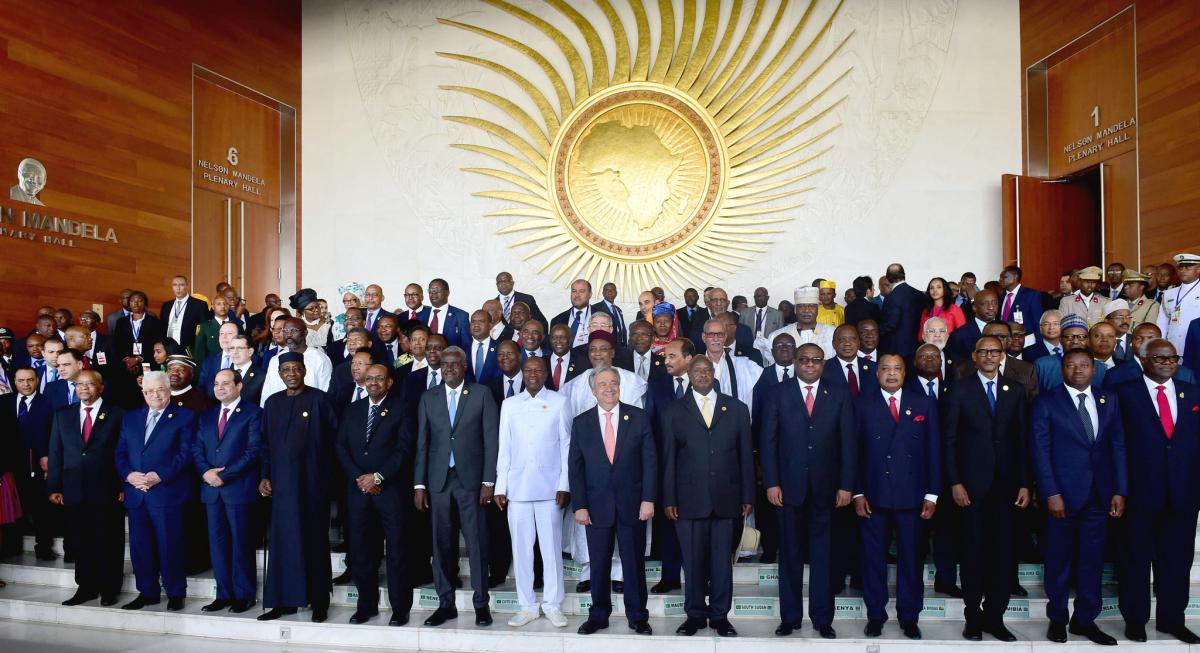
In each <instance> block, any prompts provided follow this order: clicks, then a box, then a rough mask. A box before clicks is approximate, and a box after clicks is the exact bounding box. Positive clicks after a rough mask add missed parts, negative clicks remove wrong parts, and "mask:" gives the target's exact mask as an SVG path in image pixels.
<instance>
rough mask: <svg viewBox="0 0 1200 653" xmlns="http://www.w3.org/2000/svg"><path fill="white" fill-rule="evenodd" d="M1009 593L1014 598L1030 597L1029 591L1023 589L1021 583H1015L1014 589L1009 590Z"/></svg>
mask: <svg viewBox="0 0 1200 653" xmlns="http://www.w3.org/2000/svg"><path fill="white" fill-rule="evenodd" d="M1008 593H1009V594H1010V595H1012V596H1019V597H1021V598H1025V597H1026V596H1029V591H1028V590H1026V589H1025V588H1024V587H1021V584H1020V583H1013V586H1012V589H1011V590H1009V591H1008Z"/></svg>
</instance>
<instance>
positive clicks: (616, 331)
mask: <svg viewBox="0 0 1200 653" xmlns="http://www.w3.org/2000/svg"><path fill="white" fill-rule="evenodd" d="M600 297H601V299H600V301H599V302H596V304H595V306H594V307H593V308H594V309H595V311H599V312H604V313H608V314H609V315H611V316H612V321H613V330H612V333H613V335H614V336H616V338H617V344H618V345H627V344H629V329H628V327H627V325H626V323H625V312H624V311H622V310H621V307H620V306H617V284H615V283H613V282H611V281H609V282H608V283H606V284H604V285H603V286H601V288H600Z"/></svg>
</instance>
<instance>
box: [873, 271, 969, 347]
mask: <svg viewBox="0 0 1200 653" xmlns="http://www.w3.org/2000/svg"><path fill="white" fill-rule="evenodd" d="M924 304H925V295H923V294H922V293H921V291H919V290H917V289H916V288H913V287H912V286H910V285H909V284H908V283H903V284H900V285H897V286H893V287H892V292H891V294H889V295H888V297H887V301H885V302H884V303H883V315H882V317H883V321H882V322H880V323H879V349H880V350H881V351H883V352H884V353H890V354H900V355H901V356H903V357H905V358H908V357H910V356H912V354H913V352H914V351H916V350H917V344H918V342H917V331H918V329H919V328H920V323H921V309H922V308H923V307H924ZM955 331H957V329H955Z"/></svg>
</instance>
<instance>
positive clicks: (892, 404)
mask: <svg viewBox="0 0 1200 653" xmlns="http://www.w3.org/2000/svg"><path fill="white" fill-rule="evenodd" d="M888 408H890V409H891V410H892V421H893V422H895V423H897V424H899V423H900V411H898V410H896V398H895V397H888Z"/></svg>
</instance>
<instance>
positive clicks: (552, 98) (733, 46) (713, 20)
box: [439, 0, 850, 292]
mask: <svg viewBox="0 0 1200 653" xmlns="http://www.w3.org/2000/svg"><path fill="white" fill-rule="evenodd" d="M482 1H483V2H484V3H485V4H488V5H491V6H492V7H495V8H497V9H499V10H500V11H503V12H505V13H507V14H509V15H511V16H515V17H517V18H519V19H521V20H522V21H524V22H525V23H526V24H528V25H529V26H531V27H532V28H533V29H534V30H536V32H537V33H538V34H539V35H540V36H541V37H544V38H546V39H549V41H551V42H552V43H553V44H554V46H555V47H557V48H558V50H559V51H560V53H561V54H562V56H563V58H564V59H565V61H566V63H567V71H566V72H567V74H566V76H565V77H564V75H563V74H562V72H560V71H559V69H558V68H556V67H555V66H554V65H553V64H551V63H550V61H549V60H548V59H547V58H546V57H545V56H544V55H543V54H542V53H541V52H539V51H538V50H537V49H536V47H535V46H533V45H530V44H528V43H527V41H529V38H528V37H529V35H528V34H519V35H516V36H515V37H513V36H508V35H504V34H500V33H498V32H494V31H491V30H488V29H485V28H482V27H477V26H474V25H469V24H466V23H462V22H458V21H453V20H447V19H439V22H440V23H442V24H444V25H450V26H453V27H457V28H460V29H463V30H467V31H469V32H472V33H474V34H477V35H480V36H482V37H485V38H488V39H491V40H493V41H495V42H497V43H500V44H501V45H503V46H505V47H507V48H508V49H510V50H512V51H513V52H515V53H516V55H518V56H521V57H524V58H526V59H527V60H529V61H530V62H532V63H533V64H534V65H535V66H536V67H537V68H539V69H540V70H541V73H542V74H543V75H544V78H543V79H537V80H536V82H537V83H535V81H534V80H530V79H527V78H526V77H525V76H523V75H522V74H520V73H518V72H516V71H515V70H513V69H512V68H510V67H508V66H506V65H504V63H503V62H500V61H492V60H489V59H484V58H481V57H477V56H473V55H465V54H453V53H445V52H442V53H439V54H440V55H441V56H444V57H447V58H450V59H454V60H457V61H462V62H465V63H469V64H472V65H476V66H480V67H483V68H485V69H487V70H489V71H491V72H493V73H495V74H497V75H499V76H501V77H504V78H505V79H507V80H508V81H509V82H511V83H512V84H515V85H516V86H517V88H519V89H520V91H521V92H523V93H524V94H525V95H526V96H527V97H528V99H529V101H530V102H531V103H532V106H534V107H536V108H537V111H536V112H535V113H536V115H531V114H530V113H529V112H527V111H526V110H525V109H523V108H522V107H520V106H518V105H517V104H516V103H514V102H512V101H511V100H510V99H508V98H507V97H505V96H502V95H500V94H497V93H495V92H492V91H488V90H484V89H480V88H474V87H466V86H453V85H447V86H442V88H443V89H445V90H451V91H456V92H460V93H466V94H468V95H471V96H473V97H475V98H477V99H479V100H482V101H484V102H487V103H489V104H492V105H494V106H495V107H497V108H499V109H500V110H501V111H502V112H503V113H504V114H507V117H508V118H509V119H510V121H509V122H507V123H505V124H500V123H497V122H493V121H491V120H487V119H484V118H481V117H475V116H446V119H447V120H451V121H455V122H459V123H462V124H465V125H469V126H472V127H475V128H477V129H480V130H482V131H484V132H486V133H488V134H490V135H491V136H492V137H494V139H495V140H496V141H497V142H500V143H502V144H503V146H504V147H503V148H501V147H488V146H483V145H474V144H459V145H455V147H457V148H460V149H464V150H468V151H471V152H474V153H477V154H482V155H484V156H487V157H490V158H491V159H493V160H496V161H499V162H500V163H502V164H503V165H504V167H503V168H485V167H473V168H466V170H467V171H469V172H474V173H477V174H481V175H485V176H488V177H490V178H492V179H497V180H501V181H503V182H505V183H506V185H507V187H506V188H503V189H498V190H488V191H481V192H478V193H475V195H477V196H481V197H488V198H492V199H496V200H500V201H503V202H507V203H509V204H512V205H515V206H512V207H511V208H504V209H499V210H496V211H491V212H489V213H488V214H487V215H488V216H493V217H503V218H520V220H519V221H516V222H513V223H511V224H508V225H507V226H505V227H503V228H501V229H499V230H498V233H501V234H510V233H522V234H524V235H523V236H522V237H520V238H518V239H516V240H515V241H513V242H512V243H511V244H512V246H513V247H516V248H528V251H527V252H526V254H525V258H526V259H531V258H534V257H542V259H543V260H542V262H541V265H540V267H539V272H542V271H546V270H547V269H549V268H551V267H554V268H555V269H554V270H553V272H552V274H553V277H554V279H556V280H559V279H563V278H565V279H567V280H572V279H575V278H578V277H583V278H586V279H590V280H592V281H596V282H600V281H609V280H614V281H617V282H618V285H619V286H621V287H622V288H624V289H626V290H627V291H633V292H636V291H638V290H640V289H643V288H649V287H651V286H654V285H663V286H667V287H669V288H671V289H673V290H676V291H678V290H682V288H683V287H685V286H687V285H695V284H697V283H703V282H711V281H712V280H713V279H714V278H716V277H721V276H725V275H727V274H730V273H732V272H735V271H736V270H737V269H738V268H739V267H741V266H742V265H743V264H744V263H745V262H747V261H751V260H753V259H754V256H755V255H756V254H759V253H762V252H765V251H766V247H767V245H769V244H770V243H771V241H772V240H774V235H775V234H778V233H780V230H779V227H778V225H779V224H780V223H783V222H786V221H788V220H790V219H791V217H792V216H791V215H790V214H789V212H794V210H795V209H797V208H799V207H801V206H803V203H801V202H798V201H795V200H796V199H797V197H798V196H799V195H801V194H803V193H805V192H807V191H810V190H813V188H812V187H811V186H800V185H799V182H801V181H803V180H805V179H807V178H809V177H811V176H812V175H814V174H816V173H818V172H820V171H821V170H822V169H823V168H820V167H814V166H813V165H812V164H813V162H814V161H816V159H818V158H819V157H820V156H822V155H823V154H825V153H826V152H828V151H829V150H830V149H831V146H829V145H826V144H825V142H824V139H825V137H826V136H828V135H829V134H830V133H831V132H833V131H834V130H836V129H837V128H838V127H839V126H840V125H839V124H838V123H836V121H833V120H824V119H825V118H827V117H828V116H829V115H830V113H831V112H832V110H833V109H834V108H835V107H837V106H838V105H839V104H840V103H841V102H842V100H843V99H844V97H842V98H837V99H831V98H829V97H827V96H829V95H831V90H832V89H833V87H834V86H835V85H837V84H838V83H839V82H841V81H842V80H843V79H844V78H845V77H846V76H847V74H848V73H849V70H848V69H847V70H846V71H844V72H842V73H841V74H839V75H836V76H834V75H832V74H828V73H826V74H822V73H823V71H825V69H826V68H827V67H828V66H829V64H830V63H831V61H832V60H833V58H834V57H835V55H836V54H837V53H838V52H839V51H840V50H841V48H842V46H843V45H845V43H846V41H847V40H848V39H849V38H850V35H847V36H846V37H845V38H843V39H842V40H841V41H840V42H838V43H836V44H833V45H832V47H829V48H825V51H824V52H822V53H821V55H820V56H813V55H814V53H815V52H817V50H818V49H819V48H818V46H819V45H821V44H822V42H823V41H824V40H825V37H826V36H827V35H828V33H829V30H830V26H831V25H832V23H833V20H834V18H835V17H836V16H837V14H838V11H839V10H840V8H841V2H837V3H830V4H831V5H832V9H830V10H828V12H827V13H825V12H822V13H825V18H824V20H822V21H818V22H815V23H814V24H813V25H811V26H810V25H809V22H810V18H812V16H813V14H814V10H815V9H816V7H817V5H818V1H817V0H810V1H809V2H808V3H807V4H806V5H805V9H804V13H803V15H801V16H800V18H799V19H798V20H791V19H790V20H786V21H785V20H784V16H785V12H786V11H787V9H788V2H787V1H786V0H784V1H782V2H780V3H779V4H778V6H777V7H776V8H775V9H774V10H773V11H768V10H767V9H766V4H767V3H766V2H765V0H757V1H756V2H754V3H753V7H752V8H751V6H750V4H751V3H750V2H749V1H748V0H747V1H745V2H744V1H743V0H732V1H731V3H730V4H729V6H728V11H727V15H726V16H725V20H724V22H722V16H721V13H722V7H721V5H722V3H721V2H719V1H717V0H712V1H710V2H707V3H705V4H704V5H703V8H698V6H697V2H696V0H683V2H682V11H683V16H682V31H681V32H680V33H679V34H678V39H677V38H676V36H677V34H676V32H675V29H674V27H675V25H676V19H675V11H676V9H675V6H674V3H672V2H670V1H669V0H660V1H659V2H657V3H650V2H648V0H628V3H629V8H630V9H631V10H632V12H633V15H634V24H633V25H626V24H624V23H623V22H622V20H621V18H620V15H619V14H618V13H617V11H616V10H615V9H614V7H613V5H612V0H592V1H593V2H594V4H595V7H594V8H595V9H598V10H599V12H600V13H601V14H603V16H604V19H605V20H604V21H600V22H598V23H596V24H593V23H592V22H591V21H590V20H589V19H588V18H587V17H585V16H584V15H583V14H582V13H580V10H579V9H578V8H577V7H578V6H580V5H578V4H577V3H568V2H566V1H565V0H543V1H544V3H545V4H546V5H548V6H549V7H550V8H552V9H553V10H554V11H544V10H543V8H538V10H537V12H536V13H534V12H531V11H528V10H526V9H523V8H521V7H518V6H516V5H513V4H510V3H508V2H505V1H504V0H482ZM820 4H826V3H824V2H822V3H820ZM647 5H651V6H653V5H656V6H657V10H658V12H659V14H660V16H659V24H660V25H661V26H662V29H661V30H660V33H659V35H658V43H657V52H656V53H653V54H652V53H651V36H650V28H649V21H648V17H647V9H648V7H647ZM747 14H748V16H747ZM551 19H554V22H551ZM564 23H570V26H571V27H569V28H568V29H569V30H570V31H574V32H577V33H579V34H582V36H583V41H584V42H585V44H586V49H587V54H588V56H587V57H586V58H585V57H584V56H583V54H582V52H581V51H580V49H579V48H577V47H576V45H575V44H574V43H573V42H572V41H571V39H569V38H568V37H567V36H566V34H565V33H564V32H563V31H562V30H561V29H560V27H559V26H560V25H562V26H564V27H566V25H565V24H564ZM781 26H783V27H784V30H782V31H781V30H780V29H779V28H780V27H781ZM788 27H790V28H791V29H790V30H788V29H787V28H788ZM627 28H631V30H630V31H627ZM601 30H603V31H605V32H607V35H606V36H608V37H611V38H610V39H607V40H608V41H609V42H611V43H612V52H613V57H614V61H613V63H612V65H611V66H610V64H609V55H608V51H607V50H606V49H605V47H604V42H605V40H606V39H602V38H601V35H600V31H601ZM777 36H779V37H782V38H776V37H777ZM631 44H632V46H633V47H630V46H631ZM800 45H803V46H804V47H803V48H800V51H799V52H798V53H797V54H793V53H792V51H793V49H795V48H796V47H797V46H800ZM589 63H590V68H591V70H590V74H589V71H588V65H589ZM610 71H611V72H610ZM543 89H548V90H551V91H552V92H551V93H549V94H547V93H545V92H543ZM555 104H557V107H556V106H555ZM825 122H827V123H829V124H828V125H826V124H823V123H825ZM516 129H519V130H520V131H516ZM521 132H523V133H521ZM512 187H516V189H517V190H512ZM781 202H782V203H781Z"/></svg>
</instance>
